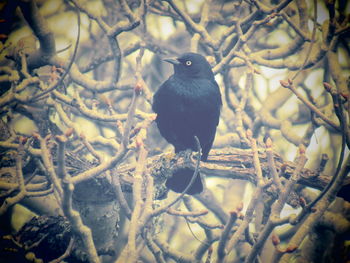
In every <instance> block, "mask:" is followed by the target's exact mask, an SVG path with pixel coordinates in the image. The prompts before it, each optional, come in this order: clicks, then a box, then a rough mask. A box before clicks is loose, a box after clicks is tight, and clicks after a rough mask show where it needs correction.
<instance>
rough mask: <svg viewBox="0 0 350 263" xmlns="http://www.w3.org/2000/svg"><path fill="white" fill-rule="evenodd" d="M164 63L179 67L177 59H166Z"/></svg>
mask: <svg viewBox="0 0 350 263" xmlns="http://www.w3.org/2000/svg"><path fill="white" fill-rule="evenodd" d="M164 61H166V62H168V63H171V64H173V65H179V64H180V61H178V60H177V58H166V59H164Z"/></svg>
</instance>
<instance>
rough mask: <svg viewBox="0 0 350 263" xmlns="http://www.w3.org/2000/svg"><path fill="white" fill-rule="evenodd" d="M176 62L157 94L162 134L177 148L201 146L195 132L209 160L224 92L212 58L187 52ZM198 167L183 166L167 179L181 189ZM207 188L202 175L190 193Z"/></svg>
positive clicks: (155, 107) (173, 187)
mask: <svg viewBox="0 0 350 263" xmlns="http://www.w3.org/2000/svg"><path fill="white" fill-rule="evenodd" d="M165 61H167V62H169V63H171V64H173V66H174V74H173V75H172V76H171V77H170V78H169V79H168V80H167V81H165V82H164V83H163V84H162V85H161V86H160V87H159V89H158V91H157V92H156V93H155V95H154V97H153V106H152V109H153V111H154V112H155V113H157V118H156V123H157V126H158V129H159V131H160V134H161V135H162V136H163V137H164V138H165V139H166V140H167V141H168V142H169V143H171V144H172V145H174V147H175V152H176V153H178V152H180V151H184V150H187V149H191V150H193V151H196V150H197V146H196V141H195V138H194V136H197V137H198V139H199V142H200V145H201V148H202V156H201V160H202V161H206V160H207V158H208V154H209V151H210V149H211V147H212V145H213V141H214V138H215V133H216V127H217V125H218V123H219V117H220V110H221V106H222V101H221V94H220V89H219V86H218V84H217V83H216V81H215V79H214V73H213V71H212V70H211V67H210V65H209V63H208V61H207V60H206V59H205V58H204V57H203V56H202V55H199V54H196V53H185V54H183V55H181V56H180V57H178V58H176V59H166V60H165ZM193 173H194V171H193V170H192V169H188V168H185V169H181V170H178V171H177V172H175V174H173V176H172V177H171V178H169V179H168V180H167V182H166V186H167V187H168V188H169V189H171V190H173V191H175V192H178V193H181V192H183V190H185V188H186V187H187V186H188V184H189V182H190V181H191V178H192V176H193ZM202 191H203V184H202V181H201V179H200V176H199V175H198V176H197V178H196V180H195V181H194V183H193V184H192V186H191V187H190V188H189V190H188V191H187V194H191V195H193V194H198V193H200V192H202Z"/></svg>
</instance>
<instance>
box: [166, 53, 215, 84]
mask: <svg viewBox="0 0 350 263" xmlns="http://www.w3.org/2000/svg"><path fill="white" fill-rule="evenodd" d="M165 61H166V62H169V63H171V64H173V65H174V71H175V75H177V76H181V77H185V78H205V79H213V78H214V73H213V71H212V70H211V66H210V64H209V63H208V61H207V60H206V59H205V57H203V56H202V55H200V54H197V53H185V54H183V55H181V56H180V57H178V58H175V59H174V58H171V59H165Z"/></svg>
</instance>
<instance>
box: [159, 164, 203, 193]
mask: <svg viewBox="0 0 350 263" xmlns="http://www.w3.org/2000/svg"><path fill="white" fill-rule="evenodd" d="M193 173H194V170H193V169H190V168H183V169H180V170H177V171H176V172H175V173H174V174H173V176H172V177H171V178H169V179H167V181H166V183H165V185H166V187H167V188H169V189H171V190H173V191H174V192H177V193H182V192H183V191H184V190H185V189H186V187H187V186H188V184H189V183H190V181H191V179H192V177H193ZM202 191H203V183H202V180H201V176H200V174H199V173H198V174H197V177H196V179H195V180H194V182H193V184H192V185H191V187H190V188H189V189H188V191H187V192H186V194H189V195H194V194H199V193H201V192H202Z"/></svg>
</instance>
